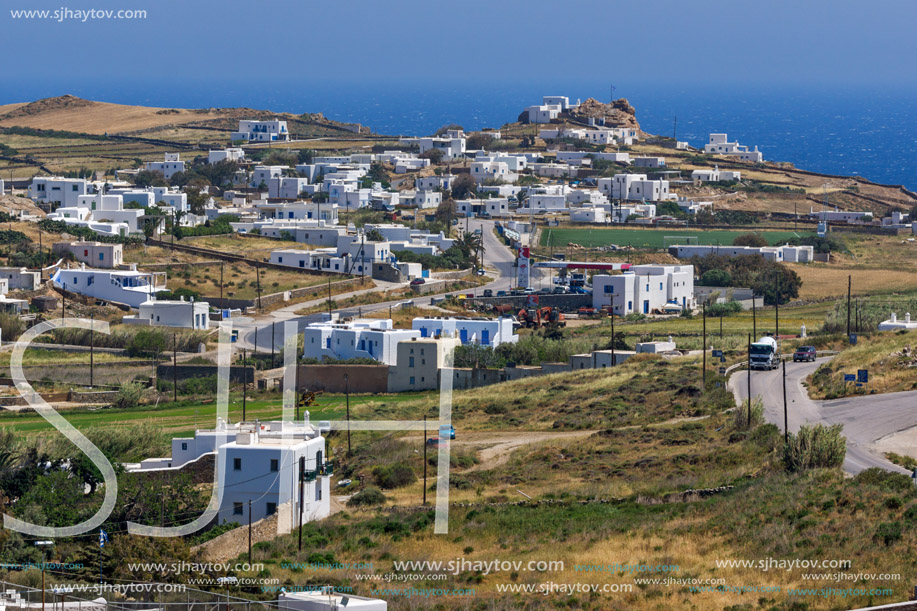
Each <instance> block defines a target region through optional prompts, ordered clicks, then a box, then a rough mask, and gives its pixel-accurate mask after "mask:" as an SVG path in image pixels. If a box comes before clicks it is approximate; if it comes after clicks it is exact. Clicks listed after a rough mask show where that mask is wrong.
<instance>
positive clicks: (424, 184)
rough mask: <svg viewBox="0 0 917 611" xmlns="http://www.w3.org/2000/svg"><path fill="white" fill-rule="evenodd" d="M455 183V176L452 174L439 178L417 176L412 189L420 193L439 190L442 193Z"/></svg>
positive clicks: (434, 176)
mask: <svg viewBox="0 0 917 611" xmlns="http://www.w3.org/2000/svg"><path fill="white" fill-rule="evenodd" d="M454 182H455V176H453V175H452V174H443V175H441V176H436V175H435V174H434V175H433V176H418V177H417V178H415V179H414V187H415V188H416V189H418V190H421V191H434V190H436V189H441V190H443V191H445V190H447V189H451V188H452V183H454Z"/></svg>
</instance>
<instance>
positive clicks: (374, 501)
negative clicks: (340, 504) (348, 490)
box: [347, 486, 385, 507]
mask: <svg viewBox="0 0 917 611" xmlns="http://www.w3.org/2000/svg"><path fill="white" fill-rule="evenodd" d="M384 502H385V495H384V494H382V491H381V490H379V489H378V488H373V487H372V486H370V487H368V488H364V489H363V490H361V491H360V492H357V493H356V494H355V495H353V496H352V497H350V500H349V501H347V506H348V507H365V506H372V505H381V504H382V503H384Z"/></svg>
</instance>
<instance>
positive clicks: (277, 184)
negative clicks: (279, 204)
mask: <svg viewBox="0 0 917 611" xmlns="http://www.w3.org/2000/svg"><path fill="white" fill-rule="evenodd" d="M259 184H260V183H259ZM308 186H309V179H308V178H298V177H297V178H290V177H285V176H278V177H275V178H269V179H268V180H267V196H268V197H269V198H271V199H299V198H300V197H302V195H303V194H304V193H305V192H306V188H307V187H308Z"/></svg>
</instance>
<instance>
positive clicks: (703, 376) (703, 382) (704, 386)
mask: <svg viewBox="0 0 917 611" xmlns="http://www.w3.org/2000/svg"><path fill="white" fill-rule="evenodd" d="M702 309H703V312H704V339H703V342H702V344H701V350H702V351H703V365H702V368H703V369H702V372H703V373H702V374H701V391H702V392H706V391H707V302H706V301H705V302H704V303H703V305H702Z"/></svg>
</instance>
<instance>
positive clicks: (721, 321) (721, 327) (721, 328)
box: [720, 312, 723, 342]
mask: <svg viewBox="0 0 917 611" xmlns="http://www.w3.org/2000/svg"><path fill="white" fill-rule="evenodd" d="M722 341H723V313H722V312H720V342H722Z"/></svg>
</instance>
